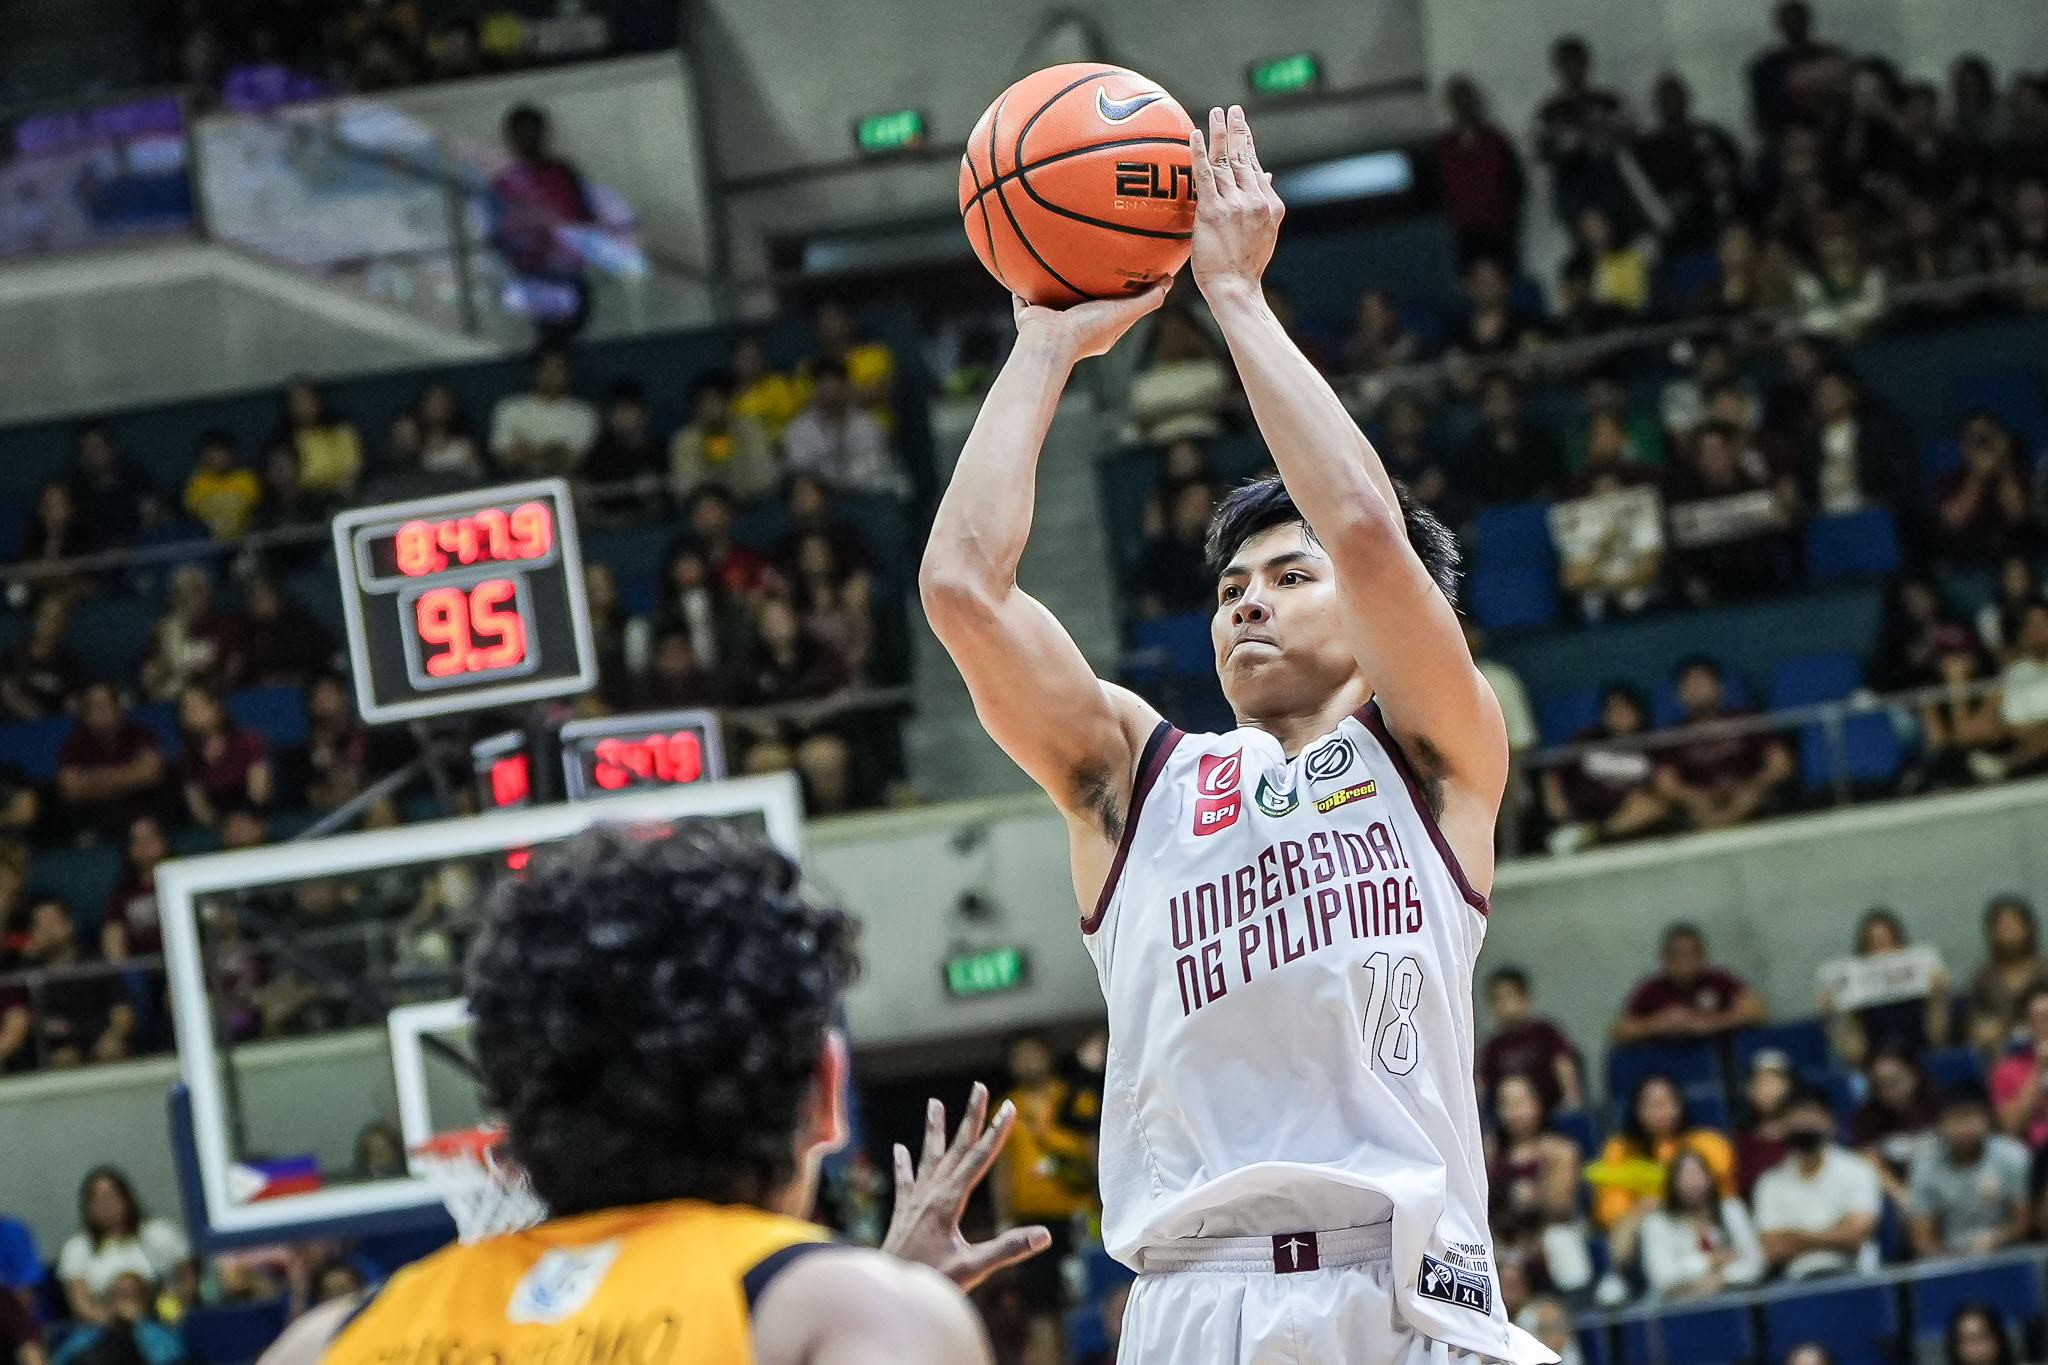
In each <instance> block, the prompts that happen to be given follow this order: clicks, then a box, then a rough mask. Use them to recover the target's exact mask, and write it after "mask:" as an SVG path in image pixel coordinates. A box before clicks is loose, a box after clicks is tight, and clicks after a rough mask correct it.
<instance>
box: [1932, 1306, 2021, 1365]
mask: <svg viewBox="0 0 2048 1365" xmlns="http://www.w3.org/2000/svg"><path fill="white" fill-rule="evenodd" d="M1942 1345H1943V1348H1944V1349H1943V1352H1942V1354H1943V1358H1944V1359H1945V1360H1946V1361H1947V1362H1948V1365H2014V1357H2013V1351H2012V1338H2011V1337H2009V1336H2007V1335H2006V1331H2005V1315H2004V1314H2003V1313H2001V1312H2000V1311H1999V1310H1998V1309H1997V1308H1994V1307H1993V1306H1992V1305H1990V1304H1988V1303H1986V1302H1984V1301H1983V1300H1982V1299H1973V1300H1971V1301H1970V1302H1968V1303H1960V1304H1957V1305H1956V1310H1955V1311H1954V1312H1953V1313H1950V1314H1949V1315H1948V1331H1947V1333H1946V1334H1945V1335H1944V1338H1943V1342H1942Z"/></svg>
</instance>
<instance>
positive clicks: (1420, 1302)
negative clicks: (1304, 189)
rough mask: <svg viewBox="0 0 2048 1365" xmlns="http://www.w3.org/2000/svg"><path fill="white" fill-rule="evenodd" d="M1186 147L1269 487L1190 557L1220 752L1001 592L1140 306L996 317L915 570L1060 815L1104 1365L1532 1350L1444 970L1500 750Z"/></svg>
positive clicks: (1276, 210)
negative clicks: (1076, 967)
mask: <svg viewBox="0 0 2048 1365" xmlns="http://www.w3.org/2000/svg"><path fill="white" fill-rule="evenodd" d="M1189 145H1190V149H1191V152H1192V160H1193V173H1194V184H1195V192H1196V198H1197V211H1196V218H1195V226H1194V240H1193V255H1192V257H1191V261H1192V264H1193V267H1194V276H1195V283H1196V284H1197V285H1198V286H1199V287H1200V289H1201V291H1202V294H1203V296H1204V298H1206V299H1207V301H1208V304H1209V307H1210V309H1211V311H1212V312H1213V313H1214V315H1215V318H1216V321H1217V323H1218V325H1219V326H1220V327H1221V329H1222V332H1223V336H1224V339H1225V340H1226V342H1227V343H1228V345H1229V347H1230V353H1231V356H1232V358H1233V359H1234V361H1235V362H1236V366H1237V372H1238V374H1239V376H1240V378H1241V380H1242V383H1243V385H1244V391H1245V394H1246V396H1247V397H1248V398H1249V400H1250V403H1251V410H1252V414H1253V416H1254V418H1255V419H1256V420H1257V422H1258V426H1259V430H1260V431H1261V433H1262V434H1263V435H1264V437H1265V439H1266V443H1267V445H1268V446H1269V447H1270V449H1271V450H1272V453H1273V458H1274V461H1275V463H1276V464H1277V466H1278V468H1279V470H1280V477H1279V478H1277V479H1266V480H1263V481H1259V482H1254V483H1251V484H1248V485H1246V486H1244V487H1242V488H1239V489H1237V490H1235V491H1233V492H1232V493H1231V494H1230V495H1229V497H1228V498H1227V499H1226V500H1225V501H1224V503H1223V505H1222V506H1221V508H1220V509H1219V510H1218V511H1217V513H1216V515H1215V519H1214V521H1213V522H1212V524H1211V526H1210V531H1209V540H1208V552H1209V559H1210V565H1211V568H1212V569H1213V571H1214V572H1215V575H1216V609H1215V613H1214V615H1213V617H1212V619H1211V624H1210V636H1211V639H1212V641H1213V643H1214V647H1215V655H1216V671H1217V675H1218V677H1219V678H1220V679H1221V681H1222V685H1223V691H1224V695H1225V696H1226V697H1227V698H1228V699H1229V701H1230V704H1231V707H1232V709H1233V711H1234V712H1235V713H1236V715H1237V717H1238V721H1239V728H1238V729H1236V730H1234V731H1232V732H1231V733H1229V734H1225V735H1190V734H1184V733H1182V732H1181V731H1179V730H1177V729H1175V728H1174V727H1173V726H1172V725H1171V724H1169V723H1167V722H1166V721H1164V720H1162V719H1161V718H1160V716H1159V715H1158V713H1156V712H1155V711H1154V710H1153V709H1152V707H1151V706H1150V705H1148V704H1147V703H1145V702H1144V701H1143V700H1141V699H1140V698H1138V697H1137V696H1136V695H1134V694H1133V693H1131V692H1128V691H1126V690H1125V689H1123V688H1121V687H1118V686H1115V685H1114V684H1111V683H1107V682H1103V681H1101V680H1099V679H1097V678H1096V677H1094V676H1093V674H1092V673H1091V672H1090V670H1089V667H1088V664H1087V662H1086V660H1085V659H1084V658H1083V657H1082V655H1081V652H1080V650H1079V649H1078V648H1077V647H1076V646H1075V645H1074V642H1073V640H1072V639H1071V638H1070V637H1069V636H1068V635H1067V633H1066V632H1065V631H1064V630H1063V629H1062V628H1061V626H1060V624H1059V622H1058V621H1057V620H1055V619H1054V618H1053V616H1052V615H1051V613H1050V612H1048V611H1047V610H1046V609H1045V608H1044V607H1043V606H1042V605H1040V604H1039V603H1038V602H1036V601H1034V600H1033V599H1032V598H1031V597H1030V596H1028V595H1027V594H1025V593H1024V592H1023V591H1021V590H1020V589H1019V588H1018V586H1017V582H1016V570H1017V563H1018V560H1019V558H1020V557H1021V556H1022V554H1023V551H1024V544H1025V540H1026V539H1027V537H1028V536H1029V534H1030V529H1031V508H1032V496H1033V483H1034V477H1035V472H1036V464H1037V458H1038V452H1039V448H1040V446H1041V445H1042V444H1043V442H1044V439H1045V434H1046V430H1047V428H1048V426H1049V425H1050V423H1051V420H1052V415H1053V410H1054V408H1055V407H1056V405H1057V404H1058V402H1059V397H1060V392H1061V390H1062V388H1063V387H1064V386H1065V384H1066V381H1067V377H1068V374H1069V372H1070V370H1071V369H1072V367H1073V365H1074V363H1075V362H1076V361H1078V360H1080V359H1081V358H1083V357H1085V356H1091V355H1099V354H1101V353H1102V352H1104V351H1106V350H1108V349H1109V348H1110V347H1111V346H1112V345H1114V344H1115V342H1116V340H1117V338H1118V337H1120V336H1122V335H1123V333H1124V332H1125V331H1126V330H1127V329H1128V328H1129V327H1130V326H1131V325H1132V324H1133V323H1135V322H1136V321H1137V320H1138V319H1139V318H1140V317H1142V316H1143V315H1144V314H1145V313H1147V312H1149V311H1150V310H1151V309H1153V308H1155V307H1157V306H1158V304H1159V302H1160V293H1159V291H1157V290H1155V291H1153V292H1151V293H1149V294H1146V295H1143V296H1140V297H1135V298H1128V299H1115V300H1101V301H1094V302H1088V303H1082V304H1078V305H1076V306H1074V307H1072V308H1068V309H1066V310H1064V311H1052V310H1049V309H1044V308H1038V307H1032V306H1027V305H1024V304H1022V303H1021V302H1020V303H1019V305H1018V309H1017V329H1018V335H1017V344H1016V348H1015V350H1014V351H1013V353H1012V354H1011V356H1010V359H1009V360H1008V362H1007V363H1006V364H1005V366H1004V368H1003V371H1002V374H1001V375H1000V377H999V378H998V379H997V381H996V383H995V385H994V387H993V388H992V389H991V390H990V392H989V396H988V400H987V402H986V404H985V405H984V406H983V408H982V410H981V414H980V417H979V418H978V420H977V421H976V423H975V426H974V431H973V434H972V435H971V436H970V438H969V439H968V442H967V445H966V448H965V450H964V451H963V452H962V453H961V456H960V460H959V464H958V466H957V468H956V469H955V471H954V474H953V479H952V483H951V486H950V487H949V488H948V489H947V490H946V495H945V498H944V501H943V502H942V503H941V504H940V507H939V512H938V517H937V521H936V524H935V525H934V527H933V531H932V536H931V541H930V544H929V547H928V549H927V551H926V555H925V561H924V566H923V571H922V574H921V578H920V585H921V588H922V593H923V598H924V603H925V607H926V610H927V612H928V614H929V616H930V619H931V622H932V626H933V628H934V629H935V630H936V631H937V633H938V635H939V638H940V639H941V640H942V641H944V642H945V645H946V647H947V649H948V650H949V651H951V653H952V655H953V658H954V660H955V661H956V662H957V663H958V665H959V667H960V670H961V672H962V673H963V674H964V675H965V676H966V679H967V683H968V686H969V688H970V690H971V691H972V693H973V695H974V701H975V706H976V708H977V710H978V712H979V714H980V716H981V719H982V722H983V724H985V725H986V726H987V728H988V730H989V733H990V734H991V735H992V736H993V737H994V738H995V740H996V742H997V743H998V744H1000V745H1001V746H1002V747H1003V749H1004V750H1005V751H1006V752H1008V753H1009V755H1010V756H1011V757H1012V758H1013V759H1015V760H1016V761H1017V763H1018V764H1019V765H1021V766H1022V767H1023V768H1024V769H1025V771H1026V772H1028V773H1029V774H1030V775H1031V776H1032V777H1033V778H1034V779H1035V780H1036V781H1037V782H1038V784H1039V785H1040V786H1042V787H1043V788H1044V789H1045V790H1046V792H1047V794H1048V795H1050V796H1051V797H1052V799H1053V801H1054V803H1055V804H1056V805H1057V806H1058V807H1059V809H1060V810H1061V811H1062V812H1063V813H1064V814H1065V816H1066V820H1067V826H1068V831H1069V842H1070V849H1071V857H1072V863H1073V874H1074V889H1075V894H1076V896H1077V897H1078V899H1079V901H1080V904H1081V905H1082V906H1083V907H1085V910H1084V913H1083V916H1082V922H1081V929H1082V933H1083V935H1084V936H1085V938H1086V942H1087V946H1088V951H1089V953H1090V954H1091V955H1092V956H1093V958H1094V960H1095V965H1096V970H1097V973H1098V974H1099V976H1100V978H1101V982H1102V988H1103V993H1104V996H1105V997H1106V999H1107V1001H1108V1005H1109V1030H1110V1055H1109V1071H1108V1077H1107V1081H1106V1084H1105V1100H1104V1113H1103V1121H1102V1139H1101V1180H1102V1195H1103V1205H1104V1213H1103V1233H1104V1238H1105V1241H1106V1242H1107V1244H1108V1247H1109V1250H1110V1252H1111V1253H1112V1254H1113V1255H1115V1256H1116V1257H1117V1259H1119V1260H1121V1261H1123V1262H1124V1263H1125V1264H1127V1265H1129V1266H1131V1267H1133V1268H1134V1269H1136V1270H1137V1271H1138V1272H1139V1278H1138V1282H1137V1285H1136V1287H1135V1289H1134V1290H1133V1292H1132V1294H1131V1299H1130V1306H1129V1308H1128V1310H1127V1312H1126V1316H1125V1319H1124V1332H1123V1350H1124V1351H1126V1352H1128V1353H1129V1354H1128V1355H1127V1356H1126V1357H1124V1359H1125V1360H1126V1362H1127V1365H1128V1362H1132V1361H1135V1362H1138V1365H1168V1362H1171V1363H1172V1365H1205V1363H1206V1362H1215V1363H1216V1365H1225V1362H1229V1363H1231V1365H1235V1363H1236V1362H1243V1361H1256V1362H1261V1365H1265V1363H1266V1362H1282V1361H1287V1362H1317V1363H1318V1365H1324V1363H1326V1362H1346V1363H1347V1365H1360V1363H1365V1365H1392V1363H1393V1362H1403V1363H1404V1365H1420V1363H1421V1362H1423V1361H1425V1360H1427V1361H1430V1362H1432V1363H1433V1365H1434V1362H1440V1361H1442V1360H1444V1359H1446V1358H1449V1357H1454V1356H1458V1355H1469V1356H1476V1357H1482V1358H1486V1359H1490V1360H1498V1361H1506V1362H1512V1365H1538V1362H1547V1361H1552V1360H1555V1359H1556V1357H1555V1356H1554V1355H1552V1354H1551V1353H1550V1352H1549V1351H1547V1350H1545V1349H1544V1348H1543V1347H1542V1346H1541V1345H1540V1344H1538V1343H1537V1342H1536V1341H1535V1339H1534V1338H1532V1337H1530V1336H1528V1335H1527V1334H1526V1333H1524V1332H1522V1331H1520V1330H1519V1329H1517V1328H1515V1327H1513V1326H1511V1325H1510V1324H1509V1322H1508V1320H1507V1316H1506V1313H1505V1312H1504V1310H1503V1308H1502V1306H1501V1301H1500V1290H1499V1282H1498V1279H1497V1277H1496V1275H1495V1272H1494V1266H1493V1257H1492V1247H1491V1243H1490V1241H1489V1238H1488V1231H1487V1223H1486V1202H1487V1200H1486V1193H1487V1192H1486V1176H1485V1169H1484V1164H1483V1159H1482V1155H1481V1149H1480V1132H1479V1113H1478V1104H1477V1100H1476V1096H1475V1093H1474V1088H1473V1027H1472V972H1473V961H1474V958H1475V957H1476V955H1477V954H1478V951H1479V946H1480V942H1481V940H1482V938H1483V937H1484V935H1485V931H1486V914H1487V899H1486V894H1485V893H1486V889H1487V888H1488V887H1489V886H1490V884H1491V881H1492V871H1493V826H1494V816H1495V813H1496V811H1497V809H1498V807H1499V804H1500V797H1501V791H1502V788H1503V786H1504V784H1505V782H1506V775H1507V763H1508V746H1507V738H1506V734H1505V731H1504V728H1503V724H1502V720H1501V712H1500V706H1499V703H1498V702H1497V701H1496V700H1495V699H1494V696H1493V694H1492V691H1491V690H1490V689H1489V687H1488V686H1487V684H1486V682H1485V681H1484V680H1483V679H1482V678H1481V676H1480V674H1479V672H1478V670H1477V669H1476V668H1475V667H1474V666H1473V663H1472V658H1471V655H1470V654H1469V653H1468V652H1467V650H1466V647H1465V644H1464V640H1463V637H1462V635H1461V633H1460V631H1459V627H1458V619H1457V614H1456V612H1455V611H1454V610H1453V608H1452V605H1451V597H1450V593H1451V590H1452V587H1453V585H1454V582H1455V574H1456V546H1455V542H1454V541H1453V540H1452V538H1451V537H1450V535H1449V534H1448V532H1446V531H1445V529H1444V528H1443V526H1442V525H1441V524H1439V523H1437V522H1436V521H1435V520H1434V519H1433V518H1431V517H1429V516H1428V514H1426V513H1423V512H1419V511H1416V510H1412V509H1410V508H1408V507H1407V506H1406V505H1405V504H1404V502H1403V499H1402V497H1401V495H1400V493H1399V492H1398V490H1397V489H1396V488H1395V485H1394V484H1393V482H1392V480H1391V479H1389V477H1388V475H1387V472H1386V469H1385V467H1384V466H1383V465H1382V464H1381V463H1380V459H1379V456H1378V455H1377V454H1376V453H1375V452H1374V450H1373V448H1372V446H1371V444H1370V443H1369V442H1367V441H1366V439H1365V438H1364V437H1363V436H1362V435H1361V434H1360V433H1359V430H1358V427H1357V425H1356V424H1355V423H1354V422H1353V421H1352V420H1351V417H1350V415H1349V414H1348V413H1347V412H1346V411H1345V409H1344V406H1343V404H1342V403H1341V402H1339V401H1338V398H1337V396H1336V394H1335V393H1334V392H1332V391H1331V389H1330V386H1329V385H1328V384H1327V383H1326V382H1325V381H1324V380H1323V378H1322V376H1321V375H1319V374H1318V373H1317V372H1316V370H1315V368H1314V367H1313V366H1312V365H1310V364H1309V362H1308V360H1307V359H1306V358H1304V357H1303V356H1302V354H1301V352H1300V351H1299V350H1298V349H1297V348H1296V347H1295V346H1294V344H1293V343H1292V342H1291V341H1290V340H1289V339H1288V337H1287V334H1286V333H1285V332H1284V331H1283V330H1282V329H1281V326H1280V323H1279V321H1278V320H1277V319H1276V318H1275V317H1274V315H1273V313H1272V311H1271V310H1270V309H1269V308H1268V307H1267V306H1266V303H1265V300H1264V297H1263V294H1262V291H1261V288H1260V277H1261V275H1262V273H1263V272H1264V270H1265V267H1266V264H1267V262H1268V260H1270V259H1271V257H1272V254H1273V247H1274V243H1275V241H1276V239H1277V236H1278V233H1279V228H1280V220H1281V217H1282V214H1283V208H1282V205H1281V203H1280V200H1279V198H1278V196H1277V195H1275V193H1274V192H1273V185H1272V177H1271V176H1270V175H1268V174H1267V173H1266V172H1265V171H1264V170H1263V169H1262V168H1261V167H1260V165H1259V159H1258V153H1257V150H1256V148H1255V147H1254V145H1253V142H1252V135H1251V130H1250V128H1249V127H1248V126H1247V125H1246V122H1245V118H1244V115H1243V112H1242V111H1241V110H1239V109H1235V108H1233V109H1231V110H1230V111H1229V113H1228V115H1225V114H1224V113H1223V112H1222V111H1220V110H1214V111H1211V113H1210V115H1209V120H1208V134H1207V136H1206V137H1204V136H1203V134H1202V133H1201V132H1200V131H1199V130H1198V131H1196V132H1195V133H1194V134H1193V135H1192V136H1191V137H1190V139H1189ZM1440 1352H1441V1354H1440Z"/></svg>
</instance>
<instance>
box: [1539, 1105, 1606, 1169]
mask: <svg viewBox="0 0 2048 1365" xmlns="http://www.w3.org/2000/svg"><path fill="white" fill-rule="evenodd" d="M1550 1126H1551V1127H1552V1128H1555V1129H1556V1130H1557V1131H1558V1132H1559V1133H1560V1134H1562V1135H1563V1136H1565V1137H1568V1138H1570V1139H1571V1140H1572V1141H1573V1142H1575V1143H1577V1144H1578V1145H1579V1150H1580V1151H1581V1152H1584V1153H1585V1154H1586V1158H1587V1160H1589V1161H1590V1160H1591V1159H1592V1158H1594V1157H1595V1156H1598V1155H1599V1154H1600V1116H1599V1115H1598V1114H1596V1113H1594V1112H1593V1111H1592V1110H1590V1109H1560V1110H1558V1111H1557V1112H1556V1113H1554V1114H1552V1115H1551V1116H1550Z"/></svg>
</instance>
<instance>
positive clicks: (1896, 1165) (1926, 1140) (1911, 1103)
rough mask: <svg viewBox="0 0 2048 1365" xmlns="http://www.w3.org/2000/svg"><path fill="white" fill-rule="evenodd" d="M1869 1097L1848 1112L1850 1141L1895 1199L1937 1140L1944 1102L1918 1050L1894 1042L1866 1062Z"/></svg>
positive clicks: (1864, 1073) (1865, 1072)
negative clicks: (1935, 1136)
mask: <svg viewBox="0 0 2048 1365" xmlns="http://www.w3.org/2000/svg"><path fill="white" fill-rule="evenodd" d="M1863 1075H1864V1082H1865V1085H1866V1088H1867V1089H1868V1091H1869V1097H1868V1098H1867V1099H1865V1100H1864V1101H1863V1102H1862V1103H1861V1104H1859V1105H1857V1106H1856V1108H1855V1109H1854V1111H1852V1112H1851V1113H1850V1115H1849V1140H1850V1142H1851V1143H1853V1144H1854V1145H1855V1147H1856V1149H1857V1150H1858V1151H1860V1152H1862V1153H1863V1154H1864V1155H1865V1156H1867V1157H1869V1158H1870V1160H1871V1162H1872V1163H1873V1164H1874V1165H1876V1167H1877V1173H1878V1176H1879V1177H1880V1178H1881V1179H1882V1180H1883V1181H1884V1185H1885V1189H1886V1190H1887V1191H1888V1192H1889V1193H1890V1194H1891V1195H1892V1197H1893V1198H1894V1199H1903V1198H1904V1197H1905V1193H1906V1174H1907V1172H1908V1171H1910V1170H1911V1169H1912V1166H1913V1162H1914V1161H1915V1159H1917V1158H1918V1157H1919V1156H1920V1154H1921V1153H1922V1152H1924V1151H1926V1150H1927V1148H1928V1147H1929V1145H1930V1144H1931V1143H1932V1142H1933V1140H1934V1125H1935V1122H1936V1121H1937V1120H1938V1119H1939V1118H1940V1117H1941V1105H1940V1103H1939V1101H1938V1100H1937V1098H1936V1096H1935V1093H1934V1085H1933V1083H1932V1082H1931V1081H1929V1080H1928V1078H1927V1073H1926V1071H1924V1070H1922V1069H1921V1066H1920V1063H1919V1062H1918V1061H1917V1060H1916V1059H1915V1054H1914V1053H1912V1052H1910V1051H1908V1050H1907V1049H1905V1048H1904V1047H1901V1046H1900V1045H1898V1044H1897V1043H1891V1044H1887V1045H1884V1046H1881V1047H1879V1048H1878V1050H1877V1051H1876V1052H1874V1053H1872V1054H1871V1057H1870V1061H1869V1063H1868V1065H1866V1066H1865V1067H1864V1072H1863Z"/></svg>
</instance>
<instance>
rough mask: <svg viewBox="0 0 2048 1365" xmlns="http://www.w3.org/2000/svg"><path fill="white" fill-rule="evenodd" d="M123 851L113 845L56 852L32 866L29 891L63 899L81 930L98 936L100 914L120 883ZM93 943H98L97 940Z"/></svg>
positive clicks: (40, 857)
mask: <svg viewBox="0 0 2048 1365" xmlns="http://www.w3.org/2000/svg"><path fill="white" fill-rule="evenodd" d="M121 857H122V854H121V851H120V850H119V849H118V848H115V847H112V846H111V845H105V844H102V845H99V846H96V847H93V848H53V849H48V850H46V851H44V852H41V853H38V854H36V855H35V859H34V861H33V862H31V863H30V865H29V882H30V890H32V891H39V892H48V893H51V894H53V895H58V896H62V897H63V898H64V902H65V904H67V905H69V906H70V907H71V915H72V918H73V919H75V920H76V921H77V922H78V925H79V928H80V929H81V930H85V931H88V932H90V933H97V932H98V926H99V922H100V912H101V911H102V910H103V909H105V908H106V904H107V897H108V896H110V895H112V894H113V892H114V883H116V882H118V881H120V880H121ZM93 941H94V943H97V942H98V940H97V939H94V940H93Z"/></svg>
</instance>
